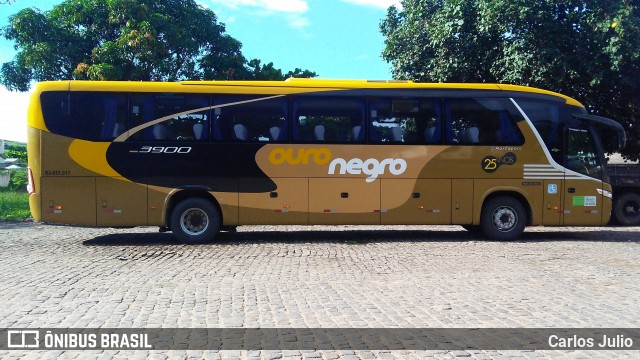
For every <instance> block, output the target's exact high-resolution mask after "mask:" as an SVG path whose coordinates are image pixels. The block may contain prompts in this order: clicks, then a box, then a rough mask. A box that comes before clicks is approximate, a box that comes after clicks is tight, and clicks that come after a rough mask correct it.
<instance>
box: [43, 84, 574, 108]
mask: <svg viewBox="0 0 640 360" xmlns="http://www.w3.org/2000/svg"><path fill="white" fill-rule="evenodd" d="M185 86H189V87H190V88H191V89H190V90H189V91H190V92H197V93H205V92H212V90H213V91H215V90H214V89H212V87H213V88H218V89H219V90H220V91H222V90H223V89H225V88H227V90H228V88H229V87H233V88H235V89H234V91H233V92H234V93H237V94H251V93H252V92H253V91H255V89H257V88H259V89H260V93H264V94H283V93H286V94H296V93H304V92H309V91H331V90H350V89H467V90H494V91H500V90H502V91H509V92H524V93H529V94H540V95H549V96H554V97H558V98H561V99H564V100H565V102H566V103H567V104H569V105H573V106H580V107H583V105H582V104H581V103H580V102H578V101H577V100H575V99H573V98H570V97H568V96H566V95H562V94H559V93H555V92H552V91H548V90H543V89H538V88H534V87H528V86H519V85H509V84H487V83H419V82H413V81H405V80H344V79H317V78H314V79H300V78H290V79H287V80H284V81H229V80H206V81H198V80H190V81H182V82H145V81H86V80H66V81H47V82H42V83H39V84H38V88H37V91H39V92H40V91H55V90H58V91H60V90H70V91H139V92H147V91H148V92H184V91H185ZM252 89H253V90H252ZM223 92H224V91H223Z"/></svg>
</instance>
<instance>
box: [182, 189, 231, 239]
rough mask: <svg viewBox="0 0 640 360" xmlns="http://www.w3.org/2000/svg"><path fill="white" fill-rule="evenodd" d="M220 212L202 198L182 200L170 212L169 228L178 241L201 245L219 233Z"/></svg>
mask: <svg viewBox="0 0 640 360" xmlns="http://www.w3.org/2000/svg"><path fill="white" fill-rule="evenodd" d="M220 222H221V221H220V212H219V211H218V209H217V208H216V206H215V205H214V204H212V203H211V202H210V201H208V200H205V199H202V198H188V199H185V200H182V201H181V202H180V203H178V205H177V206H176V207H175V208H174V209H173V211H172V212H171V218H170V226H171V231H172V232H173V235H174V236H175V237H176V239H178V241H180V242H183V243H185V244H202V243H206V242H210V241H212V240H213V239H214V238H215V236H216V235H217V234H218V232H219V231H220Z"/></svg>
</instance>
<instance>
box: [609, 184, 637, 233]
mask: <svg viewBox="0 0 640 360" xmlns="http://www.w3.org/2000/svg"><path fill="white" fill-rule="evenodd" d="M613 216H614V217H615V219H616V222H617V223H618V224H620V225H624V226H637V225H640V195H639V194H636V193H634V192H627V193H624V194H622V195H620V196H618V197H617V198H616V199H615V201H614V202H613Z"/></svg>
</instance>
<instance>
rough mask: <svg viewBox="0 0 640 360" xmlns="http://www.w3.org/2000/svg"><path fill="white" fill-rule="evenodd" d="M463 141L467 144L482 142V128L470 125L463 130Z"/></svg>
mask: <svg viewBox="0 0 640 360" xmlns="http://www.w3.org/2000/svg"><path fill="white" fill-rule="evenodd" d="M461 140H462V142H463V143H465V144H477V143H479V142H480V130H479V129H478V128H477V127H475V126H474V127H470V128H466V129H464V130H462V139H461Z"/></svg>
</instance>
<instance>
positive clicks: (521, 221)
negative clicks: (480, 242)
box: [480, 196, 527, 241]
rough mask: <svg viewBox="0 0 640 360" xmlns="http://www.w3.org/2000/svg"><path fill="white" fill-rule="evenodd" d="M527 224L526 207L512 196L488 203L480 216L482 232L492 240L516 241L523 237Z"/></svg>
mask: <svg viewBox="0 0 640 360" xmlns="http://www.w3.org/2000/svg"><path fill="white" fill-rule="evenodd" d="M526 223H527V214H526V212H525V209H524V206H523V205H522V203H521V202H520V201H518V200H516V199H514V198H512V197H510V196H499V197H496V198H493V199H491V200H489V201H487V203H486V204H485V205H484V206H483V207H482V214H480V226H481V227H482V231H483V232H484V234H485V235H486V236H487V237H488V238H489V239H491V240H500V241H505V240H515V239H517V238H518V237H520V235H522V232H523V231H524V227H525V226H526Z"/></svg>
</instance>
